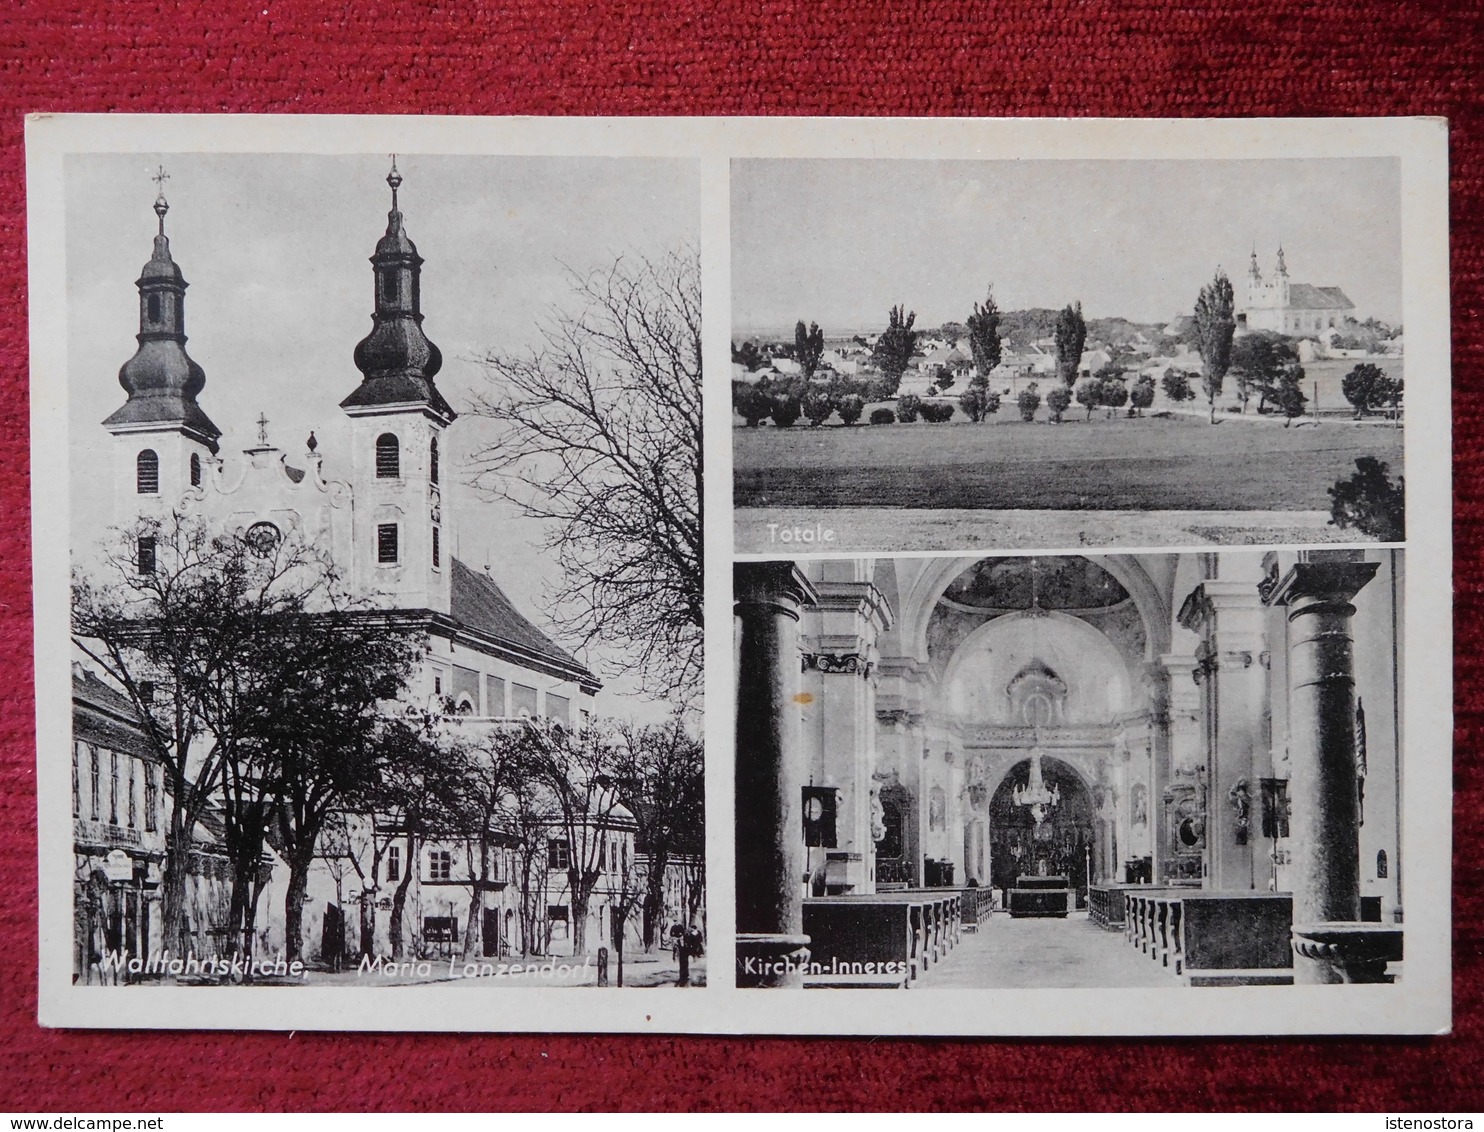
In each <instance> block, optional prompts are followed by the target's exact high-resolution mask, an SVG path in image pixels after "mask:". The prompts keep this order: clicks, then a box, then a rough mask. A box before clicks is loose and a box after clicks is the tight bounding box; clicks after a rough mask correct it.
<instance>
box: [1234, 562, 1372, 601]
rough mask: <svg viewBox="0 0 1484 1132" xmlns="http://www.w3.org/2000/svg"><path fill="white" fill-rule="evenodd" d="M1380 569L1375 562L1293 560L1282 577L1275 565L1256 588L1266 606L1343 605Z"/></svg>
mask: <svg viewBox="0 0 1484 1132" xmlns="http://www.w3.org/2000/svg"><path fill="white" fill-rule="evenodd" d="M1380 568H1381V564H1380V563H1379V562H1334V561H1329V562H1296V563H1294V564H1293V565H1292V566H1291V567H1289V570H1288V573H1287V574H1284V575H1283V576H1282V577H1279V576H1278V572H1277V569H1276V568H1275V569H1274V570H1273V572H1272V573H1271V574H1269V575H1268V577H1267V578H1266V579H1264V580H1263V582H1262V584H1261V585H1260V586H1259V590H1260V591H1261V593H1262V598H1263V602H1264V604H1266V605H1288V606H1292V605H1294V604H1297V603H1303V604H1311V603H1313V602H1322V603H1325V604H1345V603H1348V602H1349V601H1350V599H1351V598H1353V597H1354V596H1355V595H1356V594H1358V593H1359V592H1360V591H1361V590H1362V589H1364V588H1365V585H1366V583H1367V582H1369V581H1370V580H1371V579H1372V578H1374V577H1375V576H1376V571H1377V570H1379V569H1380Z"/></svg>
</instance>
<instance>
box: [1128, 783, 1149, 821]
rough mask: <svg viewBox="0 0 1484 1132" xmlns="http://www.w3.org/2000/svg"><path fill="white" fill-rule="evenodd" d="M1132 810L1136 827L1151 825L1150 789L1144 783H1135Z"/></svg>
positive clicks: (1131, 802) (1131, 803)
mask: <svg viewBox="0 0 1484 1132" xmlns="http://www.w3.org/2000/svg"><path fill="white" fill-rule="evenodd" d="M1130 808H1131V809H1132V811H1133V823H1134V825H1148V824H1149V788H1148V787H1146V786H1145V785H1144V784H1143V783H1142V782H1136V783H1134V789H1133V794H1132V795H1131V801H1130Z"/></svg>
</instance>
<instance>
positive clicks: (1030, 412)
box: [1015, 381, 1041, 421]
mask: <svg viewBox="0 0 1484 1132" xmlns="http://www.w3.org/2000/svg"><path fill="white" fill-rule="evenodd" d="M1015 405H1016V407H1017V408H1018V409H1019V410H1020V419H1021V420H1023V421H1033V420H1035V419H1036V410H1037V409H1039V408H1040V407H1041V394H1040V392H1039V391H1038V389H1037V386H1036V383H1035V382H1034V381H1033V382H1031V383H1030V384H1029V385H1027V386H1026V387H1025V388H1024V389H1022V390H1021V391H1020V396H1019V397H1017V398H1015Z"/></svg>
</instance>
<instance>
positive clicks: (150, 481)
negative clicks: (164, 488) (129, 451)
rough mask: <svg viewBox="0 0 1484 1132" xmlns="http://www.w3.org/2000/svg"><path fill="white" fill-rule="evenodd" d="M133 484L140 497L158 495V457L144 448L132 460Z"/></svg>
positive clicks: (153, 451)
mask: <svg viewBox="0 0 1484 1132" xmlns="http://www.w3.org/2000/svg"><path fill="white" fill-rule="evenodd" d="M134 484H135V487H136V489H137V490H138V492H139V494H140V495H158V494H159V493H160V457H159V456H158V455H156V454H155V450H154V449H153V448H146V449H145V450H144V451H143V452H141V453H139V455H138V457H136V458H135V460H134Z"/></svg>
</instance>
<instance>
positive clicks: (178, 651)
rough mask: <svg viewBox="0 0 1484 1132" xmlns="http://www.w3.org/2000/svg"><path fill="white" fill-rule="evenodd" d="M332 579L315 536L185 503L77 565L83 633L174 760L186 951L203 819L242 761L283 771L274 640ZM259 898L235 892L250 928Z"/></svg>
mask: <svg viewBox="0 0 1484 1132" xmlns="http://www.w3.org/2000/svg"><path fill="white" fill-rule="evenodd" d="M331 580H332V573H331V572H330V571H329V569H328V567H327V565H326V564H325V562H324V561H323V560H322V559H321V558H319V557H318V556H317V555H315V554H313V553H312V552H310V551H309V550H308V549H307V548H305V547H304V546H302V545H301V544H298V543H296V542H291V541H287V540H285V541H272V542H265V541H264V540H262V539H259V538H249V537H247V536H245V535H244V534H242V533H240V532H238V533H213V532H212V531H210V530H209V529H208V528H207V527H206V525H205V524H204V523H202V522H201V521H199V520H196V519H188V518H185V517H183V516H181V515H179V514H172V515H170V516H168V517H166V518H164V519H161V520H141V521H139V522H137V523H135V524H134V525H132V526H131V527H129V528H127V529H124V530H122V531H119V532H117V534H116V536H115V537H114V538H113V539H112V540H111V541H110V542H109V543H107V544H106V545H105V546H104V547H103V550H102V558H101V562H100V564H99V565H98V566H97V567H96V569H94V570H92V571H87V570H83V569H79V570H77V571H75V572H74V576H73V581H72V635H73V641H74V643H75V644H76V646H77V648H78V649H79V650H80V651H81V652H83V653H84V654H85V655H86V656H88V657H89V658H90V659H91V660H92V661H93V662H94V663H95V664H96V665H97V666H98V667H99V668H100V669H101V670H102V671H103V673H104V674H105V675H106V676H107V677H108V679H109V680H110V681H111V682H112V683H113V684H114V686H115V687H117V688H118V689H119V690H121V691H122V692H123V694H124V695H125V696H126V697H127V698H128V700H129V703H130V705H131V707H132V708H133V710H134V713H135V715H136V716H137V718H138V719H139V722H140V727H141V729H142V731H143V733H144V736H145V738H146V740H147V741H148V743H149V745H150V748H151V751H152V753H153V754H154V755H155V757H156V758H157V759H158V760H159V762H160V764H161V765H162V766H163V767H164V771H165V777H166V787H167V794H168V797H169V801H170V817H169V824H168V827H167V836H166V855H165V870H164V878H163V881H162V885H161V888H162V892H161V904H162V908H161V915H162V919H163V933H164V940H165V946H166V947H167V948H169V949H170V950H171V951H174V952H176V953H178V954H185V953H186V952H187V951H189V950H190V947H191V943H190V940H189V937H188V925H187V923H186V914H185V893H186V877H187V874H188V872H189V868H190V857H191V851H192V849H193V847H194V840H195V830H196V824H197V822H198V821H199V820H200V818H201V816H202V814H203V813H204V812H205V810H206V808H207V807H208V805H209V804H210V803H211V801H212V799H213V798H218V797H220V796H221V791H222V783H223V778H224V776H226V775H227V774H228V773H229V770H228V768H229V767H231V768H232V771H231V773H232V774H234V775H237V776H239V777H240V776H241V775H242V774H243V773H247V774H249V775H250V776H252V777H263V776H265V775H267V774H268V773H269V770H268V768H266V767H265V766H264V765H263V759H264V757H265V755H264V751H263V747H262V739H263V736H262V728H261V725H262V722H263V720H264V705H265V704H266V703H267V702H268V701H269V700H270V699H271V695H272V689H273V688H274V687H275V686H277V685H278V683H279V680H278V675H279V674H278V673H277V672H276V671H275V670H276V669H278V668H281V666H282V662H283V661H284V660H285V659H288V658H284V657H283V656H282V655H281V654H280V653H278V651H277V650H276V649H275V648H274V647H272V642H273V641H274V640H276V639H277V635H278V632H279V626H280V625H281V623H282V622H283V620H284V619H285V618H293V617H294V616H296V615H298V614H300V613H302V612H303V611H304V610H305V609H306V608H307V607H308V606H309V605H311V604H312V603H313V602H314V601H315V599H316V598H317V597H318V596H320V595H322V594H323V593H324V592H325V590H326V589H327V588H328V586H329V585H330V584H331ZM246 768H251V769H246ZM259 791H260V787H259V786H256V785H254V786H252V787H251V788H250V789H249V791H248V794H245V795H244V800H246V801H249V802H253V804H254V805H255V804H256V802H254V799H256V798H257V795H258V793H259ZM248 795H251V797H248ZM250 808H251V807H247V808H243V809H238V810H237V811H236V820H235V821H234V824H233V826H232V827H231V828H230V829H229V836H230V837H231V840H232V842H233V844H231V845H230V846H229V848H231V849H232V850H233V854H234V858H235V859H237V860H238V862H239V865H240V866H241V867H239V869H238V873H239V881H240V880H242V879H244V878H243V877H242V876H241V874H242V869H243V868H246V869H249V870H251V871H252V873H254V874H255V873H256V869H257V861H258V858H259V854H260V853H261V844H262V841H261V830H257V831H254V830H252V829H250V828H248V826H249V825H251V822H252V821H254V820H258V819H249V817H248V809H250ZM260 817H261V815H259V818H260ZM250 903H251V902H250V901H249V900H248V894H247V892H246V891H245V890H244V891H242V892H241V893H240V894H239V895H238V897H237V899H234V903H233V907H234V911H233V913H232V915H233V916H234V917H235V927H236V928H237V929H238V930H239V931H240V930H241V929H242V928H243V927H244V926H245V925H244V919H243V915H244V909H245V908H246V907H249V906H250ZM237 938H238V935H237V933H236V932H234V933H233V939H234V944H233V946H234V947H235V946H236V943H235V941H236V939H237Z"/></svg>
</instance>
